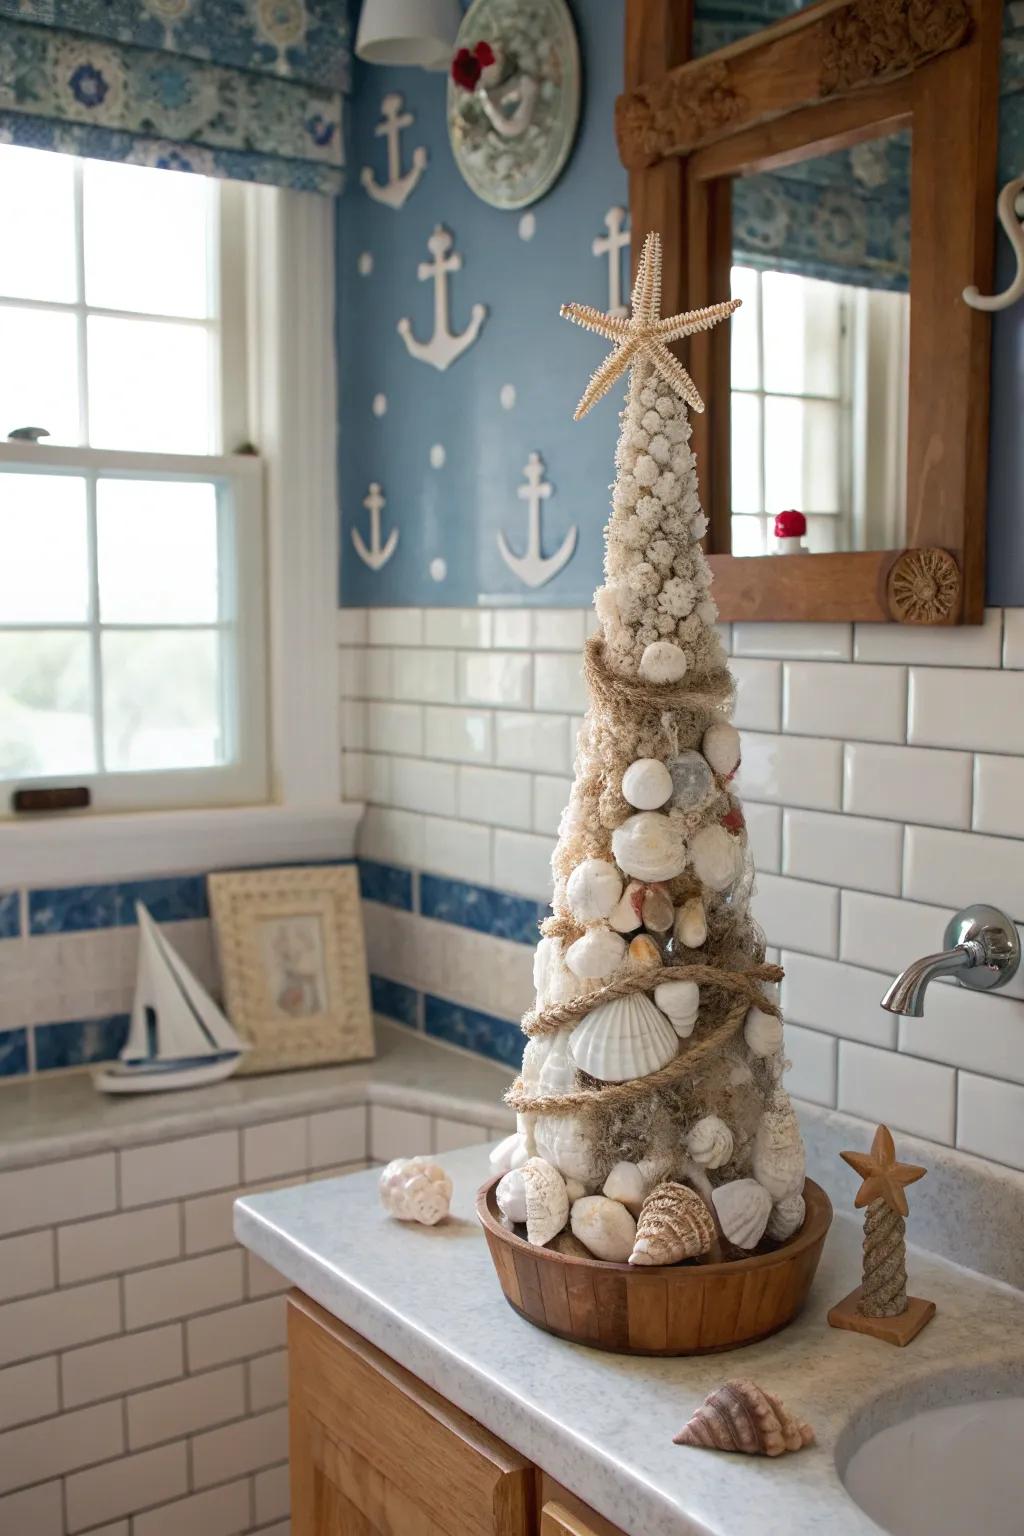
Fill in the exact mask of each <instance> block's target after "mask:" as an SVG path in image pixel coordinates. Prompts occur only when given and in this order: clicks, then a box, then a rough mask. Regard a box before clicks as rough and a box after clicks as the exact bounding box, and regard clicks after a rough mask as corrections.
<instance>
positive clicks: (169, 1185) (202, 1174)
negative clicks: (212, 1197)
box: [121, 1131, 239, 1206]
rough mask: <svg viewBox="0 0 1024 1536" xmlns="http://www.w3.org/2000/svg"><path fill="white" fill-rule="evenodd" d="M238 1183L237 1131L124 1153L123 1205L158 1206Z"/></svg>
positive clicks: (217, 1133) (122, 1176)
mask: <svg viewBox="0 0 1024 1536" xmlns="http://www.w3.org/2000/svg"><path fill="white" fill-rule="evenodd" d="M237 1183H239V1169H238V1132H237V1131H214V1132H213V1133H212V1134H211V1135H209V1136H193V1137H191V1138H190V1139H189V1140H187V1141H174V1142H165V1143H163V1144H162V1145H160V1146H155V1147H133V1148H132V1149H131V1150H130V1151H128V1152H122V1153H121V1204H122V1205H126V1206H133V1205H154V1204H156V1202H157V1201H158V1200H175V1199H178V1198H180V1197H181V1196H184V1195H200V1194H205V1193H206V1192H207V1191H208V1190H211V1189H227V1188H228V1187H229V1186H230V1185H232V1184H237Z"/></svg>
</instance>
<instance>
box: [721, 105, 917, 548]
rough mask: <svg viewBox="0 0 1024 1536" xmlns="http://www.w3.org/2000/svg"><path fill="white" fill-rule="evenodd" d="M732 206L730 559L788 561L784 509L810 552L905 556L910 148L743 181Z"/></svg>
mask: <svg viewBox="0 0 1024 1536" xmlns="http://www.w3.org/2000/svg"><path fill="white" fill-rule="evenodd" d="M732 205H733V224H732V228H733V237H732V261H733V266H732V294H733V297H734V298H740V299H742V300H743V307H742V308H741V309H739V310H738V311H737V312H736V314H735V315H734V316H733V319H732V344H731V350H732V363H731V369H732V376H731V388H732V410H731V433H732V514H733V515H732V553H733V554H734V555H763V554H772V553H779V554H781V553H791V552H794V551H795V550H796V548H797V546H796V544H795V542H794V539H793V536H792V532H791V530H792V525H793V520H789V521H788V523H787V525H786V531H787V534H788V535H789V536H788V538H787V539H786V540H785V541H783V540H782V539H780V538H778V537H777V536H776V529H775V518H776V516H777V515H778V514H779V513H781V512H784V511H790V510H794V511H797V512H799V513H802V514H803V516H804V518H805V519H806V532H805V534H804V536H803V547H804V548H806V549H807V550H810V551H814V552H818V551H832V550H864V549H894V548H899V547H901V546H902V544H903V543H904V542H905V540H904V528H905V523H906V515H905V514H906V462H907V377H908V369H907V363H908V355H909V347H908V339H909V321H910V135H909V133H898V134H892V135H889V136H887V137H885V138H879V139H873V140H870V141H868V142H866V143H861V144H858V145H855V146H854V147H853V148H852V149H843V150H839V151H837V152H835V153H833V154H830V155H823V156H818V157H816V158H814V159H808V160H802V161H799V162H797V163H796V164H792V165H786V166H783V167H781V168H780V169H777V170H773V171H770V172H759V173H757V174H755V175H751V176H746V177H741V178H739V179H737V180H736V181H735V182H734V183H733V196H732ZM797 527H799V523H798V521H797ZM779 532H780V533H781V532H782V528H781V527H780V529H779Z"/></svg>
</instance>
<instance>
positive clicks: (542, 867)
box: [494, 831, 555, 901]
mask: <svg viewBox="0 0 1024 1536" xmlns="http://www.w3.org/2000/svg"><path fill="white" fill-rule="evenodd" d="M554 846H555V842H554V838H553V837H534V836H532V835H531V834H529V833H527V832H502V831H497V832H495V834H494V884H495V885H496V886H497V887H498V889H499V890H502V891H512V892H514V893H515V894H516V895H517V896H531V897H534V898H535V899H536V900H537V901H543V900H545V899H546V898H547V897H548V896H549V895H550V894H551V855H552V853H553V852H554Z"/></svg>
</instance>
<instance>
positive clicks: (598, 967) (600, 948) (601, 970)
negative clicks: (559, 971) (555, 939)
mask: <svg viewBox="0 0 1024 1536" xmlns="http://www.w3.org/2000/svg"><path fill="white" fill-rule="evenodd" d="M625 958H626V941H625V940H624V939H623V937H622V935H621V934H620V933H616V932H615V931H614V930H613V929H611V928H606V927H605V925H604V924H603V923H600V924H598V925H596V926H595V927H593V928H588V929H587V931H586V933H585V934H584V935H583V936H582V938H579V939H577V940H576V942H575V944H570V945H569V948H568V949H567V950H566V952H565V963H566V965H567V966H568V967H569V969H570V971H572V973H573V975H574V976H578V977H580V978H581V979H585V980H590V981H596V980H597V978H598V977H601V976H610V975H611V974H612V972H613V971H617V970H618V968H619V966H620V965H621V964H622V962H623V960H624V959H625Z"/></svg>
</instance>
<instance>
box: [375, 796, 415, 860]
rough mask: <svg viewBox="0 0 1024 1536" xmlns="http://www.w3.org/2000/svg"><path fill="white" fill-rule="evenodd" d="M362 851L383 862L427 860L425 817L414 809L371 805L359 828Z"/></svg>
mask: <svg viewBox="0 0 1024 1536" xmlns="http://www.w3.org/2000/svg"><path fill="white" fill-rule="evenodd" d="M359 854H360V857H361V858H364V859H376V860H378V861H379V862H380V863H382V864H408V865H412V866H413V867H414V868H415V867H417V866H419V865H421V864H422V863H423V819H422V817H421V816H418V815H415V814H414V813H413V812H412V811H395V810H384V809H383V808H382V807H380V806H376V805H369V806H367V808H366V813H365V815H364V816H363V820H362V823H361V825H360V828H359Z"/></svg>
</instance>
